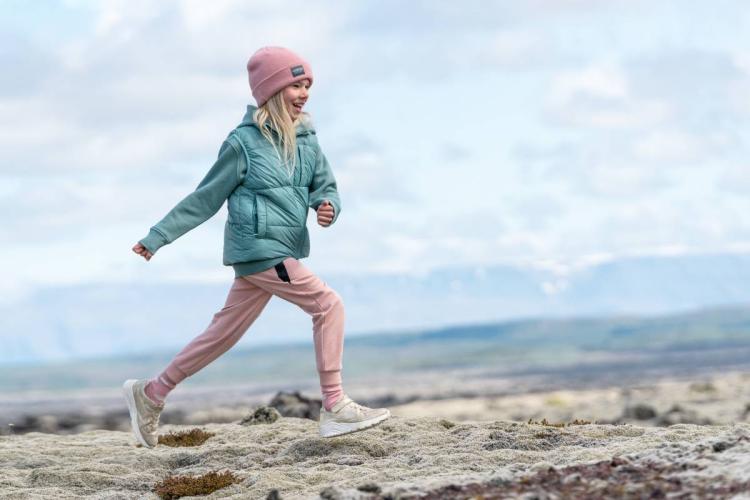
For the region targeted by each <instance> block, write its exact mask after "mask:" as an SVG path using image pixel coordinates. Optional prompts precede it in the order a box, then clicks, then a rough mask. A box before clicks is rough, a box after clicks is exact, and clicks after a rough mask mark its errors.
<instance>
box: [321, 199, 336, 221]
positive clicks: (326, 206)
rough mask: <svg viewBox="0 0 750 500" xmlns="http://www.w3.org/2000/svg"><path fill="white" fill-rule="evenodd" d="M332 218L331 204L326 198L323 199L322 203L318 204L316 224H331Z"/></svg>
mask: <svg viewBox="0 0 750 500" xmlns="http://www.w3.org/2000/svg"><path fill="white" fill-rule="evenodd" d="M332 220H333V205H331V203H330V202H329V201H328V200H323V203H321V204H320V205H318V224H320V225H321V226H323V227H328V226H330V225H331V221H332Z"/></svg>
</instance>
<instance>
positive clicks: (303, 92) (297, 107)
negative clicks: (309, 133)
mask: <svg viewBox="0 0 750 500" xmlns="http://www.w3.org/2000/svg"><path fill="white" fill-rule="evenodd" d="M309 89H310V80H307V79H305V80H300V81H298V82H294V83H292V84H291V85H288V86H287V87H286V88H284V90H283V93H282V96H283V97H284V104H285V105H286V109H287V111H288V112H289V116H290V117H291V118H292V120H296V119H297V118H298V117H299V115H300V113H302V107H303V106H304V105H305V103H306V102H307V98H308V97H309Z"/></svg>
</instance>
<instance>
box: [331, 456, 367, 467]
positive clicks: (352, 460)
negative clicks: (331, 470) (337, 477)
mask: <svg viewBox="0 0 750 500" xmlns="http://www.w3.org/2000/svg"><path fill="white" fill-rule="evenodd" d="M363 463H364V462H363V461H362V459H360V458H358V457H341V458H339V459H338V460H337V461H336V464H337V465H362V464H363Z"/></svg>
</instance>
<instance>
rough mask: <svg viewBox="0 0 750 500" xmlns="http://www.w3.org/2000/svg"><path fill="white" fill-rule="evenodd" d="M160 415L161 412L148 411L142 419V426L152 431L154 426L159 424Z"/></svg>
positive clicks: (154, 428)
mask: <svg viewBox="0 0 750 500" xmlns="http://www.w3.org/2000/svg"><path fill="white" fill-rule="evenodd" d="M160 415H161V412H155V413H149V414H148V415H147V416H146V417H145V418H144V419H143V422H144V424H143V428H144V429H146V431H148V432H154V431H155V430H156V427H157V426H158V424H159V416H160Z"/></svg>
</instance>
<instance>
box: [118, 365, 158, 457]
mask: <svg viewBox="0 0 750 500" xmlns="http://www.w3.org/2000/svg"><path fill="white" fill-rule="evenodd" d="M136 382H138V380H136V379H129V380H126V381H125V383H124V384H123V385H122V392H123V393H124V395H125V401H127V403H128V411H129V412H130V427H132V428H133V434H135V438H136V439H137V440H138V442H139V443H141V444H142V445H143V446H145V447H146V448H153V446H151V445H149V444H148V443H147V442H146V440H145V439H143V435H142V434H141V430H140V428H139V427H138V408H137V407H136V406H135V396H134V395H133V385H135V383H136Z"/></svg>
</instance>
